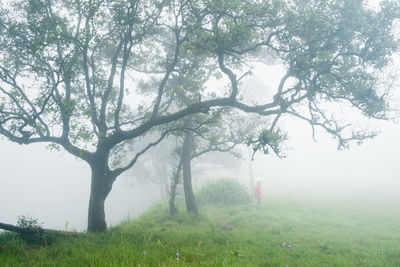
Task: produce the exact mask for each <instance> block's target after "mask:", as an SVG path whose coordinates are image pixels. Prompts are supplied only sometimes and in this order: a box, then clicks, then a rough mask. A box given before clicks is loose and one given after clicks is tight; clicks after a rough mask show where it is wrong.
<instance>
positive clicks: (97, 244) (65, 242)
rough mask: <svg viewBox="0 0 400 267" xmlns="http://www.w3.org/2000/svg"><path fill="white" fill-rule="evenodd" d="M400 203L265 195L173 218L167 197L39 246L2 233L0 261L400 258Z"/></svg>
mask: <svg viewBox="0 0 400 267" xmlns="http://www.w3.org/2000/svg"><path fill="white" fill-rule="evenodd" d="M399 210H400V208H399V207H398V206H396V205H393V203H392V204H390V203H379V202H375V201H366V200H363V201H361V200H359V201H344V200H342V201H340V202H337V201H334V200H325V201H317V200H312V199H308V200H306V199H303V200H295V199H293V200H290V199H277V198H275V199H272V198H271V199H264V200H263V203H262V204H261V205H256V204H250V205H246V206H235V207H225V206H205V207H201V209H200V212H201V214H200V215H199V216H198V217H194V216H192V215H190V214H187V213H186V212H184V209H183V207H182V206H180V212H179V214H178V215H177V216H175V217H174V218H172V217H170V216H169V215H168V213H167V205H166V203H161V204H158V205H156V206H154V207H153V208H152V209H151V210H149V211H148V212H147V213H145V214H144V215H143V216H141V217H140V218H139V219H137V220H133V221H125V222H123V223H121V224H120V225H118V226H115V227H112V228H111V229H110V230H109V231H108V232H107V233H103V234H96V235H94V234H89V235H87V236H85V237H81V238H73V237H65V238H60V239H58V240H56V241H55V242H54V243H53V244H51V245H50V246H47V247H35V246H31V245H27V244H25V243H24V242H22V241H20V240H19V239H18V238H17V237H16V236H15V235H12V234H1V235H0V266H141V267H143V266H283V267H285V266H289V267H292V266H346V267H347V266H384V267H387V266H400V211H399Z"/></svg>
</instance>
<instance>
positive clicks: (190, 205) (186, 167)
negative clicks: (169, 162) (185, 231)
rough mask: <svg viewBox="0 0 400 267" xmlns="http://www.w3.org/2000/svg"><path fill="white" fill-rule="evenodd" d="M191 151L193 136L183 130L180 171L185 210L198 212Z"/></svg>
mask: <svg viewBox="0 0 400 267" xmlns="http://www.w3.org/2000/svg"><path fill="white" fill-rule="evenodd" d="M192 151H193V137H192V134H191V133H190V130H188V131H187V132H185V140H184V141H183V147H182V172H183V189H184V191H185V202H186V210H187V211H188V212H193V213H194V214H196V215H197V214H198V213H199V212H198V209H197V205H196V201H195V198H194V193H193V187H192V170H191V158H192Z"/></svg>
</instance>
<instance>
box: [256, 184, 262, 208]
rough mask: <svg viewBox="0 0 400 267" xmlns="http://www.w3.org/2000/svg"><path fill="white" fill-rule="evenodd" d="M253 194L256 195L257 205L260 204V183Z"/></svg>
mask: <svg viewBox="0 0 400 267" xmlns="http://www.w3.org/2000/svg"><path fill="white" fill-rule="evenodd" d="M255 193H256V198H257V204H260V203H261V183H260V182H258V183H257V186H256V190H255Z"/></svg>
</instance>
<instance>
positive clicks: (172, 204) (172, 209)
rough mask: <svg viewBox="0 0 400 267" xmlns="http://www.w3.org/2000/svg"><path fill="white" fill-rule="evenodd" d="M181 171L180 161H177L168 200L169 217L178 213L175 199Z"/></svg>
mask: <svg viewBox="0 0 400 267" xmlns="http://www.w3.org/2000/svg"><path fill="white" fill-rule="evenodd" d="M181 169H182V159H181V160H180V161H179V164H178V166H177V167H176V170H175V171H174V174H173V176H172V181H171V193H170V198H169V213H170V214H171V215H173V214H175V213H177V212H178V210H177V209H176V207H175V197H176V187H177V185H178V183H179V175H180V174H181Z"/></svg>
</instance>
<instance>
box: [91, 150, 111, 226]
mask: <svg viewBox="0 0 400 267" xmlns="http://www.w3.org/2000/svg"><path fill="white" fill-rule="evenodd" d="M99 154H101V153H99ZM106 159H107V157H105V156H102V155H100V156H97V157H95V159H94V160H93V161H92V163H90V168H91V171H92V177H91V187H90V199H89V211H88V228H87V230H88V232H104V231H106V230H107V224H106V218H105V210H104V203H105V200H106V198H107V196H108V194H109V193H110V191H111V187H112V183H113V179H111V178H110V177H109V176H108V175H107V167H106V166H107V160H106Z"/></svg>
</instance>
